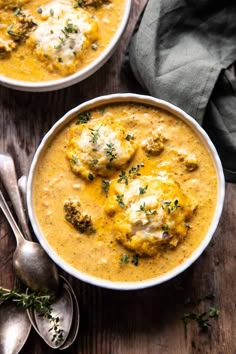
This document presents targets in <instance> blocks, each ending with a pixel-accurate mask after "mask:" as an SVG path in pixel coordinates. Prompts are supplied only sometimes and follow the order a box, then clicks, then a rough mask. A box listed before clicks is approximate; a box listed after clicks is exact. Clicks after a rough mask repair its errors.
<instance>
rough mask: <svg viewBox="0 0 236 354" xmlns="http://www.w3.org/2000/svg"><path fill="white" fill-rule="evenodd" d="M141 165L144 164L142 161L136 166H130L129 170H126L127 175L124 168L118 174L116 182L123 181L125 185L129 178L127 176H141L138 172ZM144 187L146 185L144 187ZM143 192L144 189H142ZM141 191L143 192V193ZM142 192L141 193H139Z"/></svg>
mask: <svg viewBox="0 0 236 354" xmlns="http://www.w3.org/2000/svg"><path fill="white" fill-rule="evenodd" d="M141 167H144V164H143V163H140V164H138V165H137V166H132V167H131V168H130V169H129V170H128V175H127V174H126V172H125V171H124V170H122V171H121V173H120V174H119V178H118V183H121V182H123V181H124V182H125V184H126V185H128V184H129V179H128V177H132V176H133V177H135V176H141V173H140V172H139V171H140V168H141ZM145 188H146V187H145ZM143 191H144V193H145V191H146V190H143ZM144 193H143V194H144ZM140 194H142V193H140Z"/></svg>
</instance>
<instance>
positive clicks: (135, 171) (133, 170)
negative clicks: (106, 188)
mask: <svg viewBox="0 0 236 354" xmlns="http://www.w3.org/2000/svg"><path fill="white" fill-rule="evenodd" d="M141 167H144V164H143V163H140V164H138V165H137V166H132V167H131V168H130V169H129V176H131V175H133V176H141V173H140V172H139V171H140V168H141Z"/></svg>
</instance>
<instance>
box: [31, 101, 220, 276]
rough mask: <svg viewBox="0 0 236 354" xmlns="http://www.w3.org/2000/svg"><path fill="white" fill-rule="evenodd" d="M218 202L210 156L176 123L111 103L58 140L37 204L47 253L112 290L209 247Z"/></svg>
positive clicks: (75, 122) (40, 174) (42, 165)
mask: <svg viewBox="0 0 236 354" xmlns="http://www.w3.org/2000/svg"><path fill="white" fill-rule="evenodd" d="M216 198H217V178H216V172H215V168H214V166H213V163H212V161H211V158H210V155H209V153H208V151H207V149H206V148H205V147H204V146H203V144H202V142H201V141H200V139H199V138H198V137H197V135H196V134H195V133H194V132H193V131H192V130H191V128H190V127H189V126H188V125H186V124H185V123H184V122H182V121H181V120H180V119H179V118H177V117H175V116H173V115H172V114H169V113H168V112H165V111H163V110H159V109H157V108H154V107H151V106H146V105H140V104H136V103H131V104H123V103H122V104H111V105H107V106H104V107H98V108H97V109H93V110H92V111H89V112H82V113H80V114H78V115H77V116H76V117H73V118H72V120H71V121H70V122H69V123H68V125H66V126H65V127H64V128H63V129H62V130H61V131H60V132H59V133H58V134H57V135H56V136H55V137H54V138H53V140H52V142H51V144H50V145H49V146H48V148H47V149H46V151H45V152H44V154H43V156H42V157H41V159H40V161H39V163H38V167H37V171H36V175H35V178H34V189H33V203H34V209H35V213H36V217H37V221H38V224H39V228H40V230H41V232H42V233H43V235H44V237H45V238H46V240H47V242H48V243H49V245H50V247H51V248H52V249H53V250H54V251H55V252H56V253H57V254H58V255H59V256H60V257H61V258H62V259H63V260H64V261H66V262H68V263H69V264H70V265H71V266H73V267H74V268H76V269H78V270H79V271H81V272H84V273H87V274H89V275H93V276H96V277H99V278H103V279H108V280H112V281H140V280H144V279H150V278H153V277H157V276H160V275H162V274H164V273H166V272H168V271H170V270H172V269H173V268H175V267H177V266H178V265H180V264H181V263H183V262H184V261H185V260H186V259H187V258H188V257H189V256H190V255H191V254H192V253H193V251H194V250H195V249H196V248H197V247H198V246H199V244H200V243H201V242H202V240H203V238H204V236H205V234H206V232H207V230H208V228H209V225H210V223H211V220H212V217H213V214H214V211H215V206H216Z"/></svg>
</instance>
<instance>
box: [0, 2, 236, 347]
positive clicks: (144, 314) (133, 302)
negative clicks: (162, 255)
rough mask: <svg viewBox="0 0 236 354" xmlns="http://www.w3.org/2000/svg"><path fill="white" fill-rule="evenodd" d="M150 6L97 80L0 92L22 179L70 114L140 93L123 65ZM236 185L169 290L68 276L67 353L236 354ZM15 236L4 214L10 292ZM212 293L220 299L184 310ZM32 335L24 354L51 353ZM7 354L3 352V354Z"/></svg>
mask: <svg viewBox="0 0 236 354" xmlns="http://www.w3.org/2000/svg"><path fill="white" fill-rule="evenodd" d="M144 4H145V0H136V1H133V7H132V13H131V18H130V22H129V25H128V27H127V30H126V32H125V35H124V37H123V39H122V41H121V43H120V44H119V46H118V48H117V50H116V52H115V53H114V55H113V56H112V58H111V59H110V60H109V61H108V62H107V63H106V64H105V65H104V66H103V67H102V68H101V69H100V70H99V71H98V72H97V73H95V74H94V75H93V76H92V77H90V78H88V79H87V80H85V81H83V82H82V83H79V84H77V85H74V86H73V87H70V88H66V89H63V90H59V91H55V92H51V93H24V92H17V91H14V90H10V89H8V88H5V87H0V150H1V151H7V152H10V153H11V154H12V155H13V157H14V159H15V162H16V165H17V173H18V176H21V175H22V174H25V173H27V171H28V169H29V166H30V163H31V160H32V157H33V155H34V152H35V150H36V148H37V146H38V144H39V142H40V141H41V139H42V137H43V136H44V134H45V133H46V132H47V131H48V129H49V128H50V127H51V126H52V125H53V124H54V122H56V121H57V119H58V118H60V117H61V116H62V115H63V114H64V113H65V112H66V111H68V110H69V109H71V108H73V107H74V106H76V105H78V104H79V103H81V102H83V101H85V100H87V99H90V98H93V97H96V96H98V95H101V94H102V95H103V94H109V93H114V92H136V93H142V92H143V91H142V89H141V88H140V87H139V85H138V84H137V82H136V81H135V79H134V78H133V76H132V74H131V72H130V70H129V68H128V67H127V65H125V64H124V58H125V54H126V50H127V45H128V42H129V38H130V36H131V33H132V31H133V28H134V25H135V23H136V21H137V18H138V16H139V14H140V13H141V11H142V8H143V6H144ZM235 220H236V185H233V184H227V188H226V199H225V205H224V211H223V215H222V218H221V221H220V224H219V227H218V229H217V231H216V233H215V236H214V238H213V241H212V242H211V244H210V245H209V247H208V248H207V250H206V251H205V252H204V253H203V254H202V256H201V257H200V258H199V260H198V261H197V262H195V263H194V264H193V265H192V266H191V267H190V268H189V269H188V270H187V271H185V272H184V273H182V274H181V275H180V276H178V277H176V278H175V279H173V280H171V281H169V282H168V283H165V284H163V285H160V286H157V287H153V288H150V289H145V290H140V291H130V292H125V291H112V290H107V289H102V288H98V287H94V286H91V285H88V284H86V283H83V282H80V281H78V280H76V279H74V278H72V277H71V276H69V275H66V277H67V278H68V279H69V280H70V281H71V284H72V285H73V287H74V289H75V291H76V294H77V297H78V300H79V305H80V311H81V326H80V331H79V334H78V338H77V340H76V342H75V343H74V344H73V346H72V347H70V348H69V349H67V350H64V353H65V354H159V353H160V354H163V353H165V354H190V353H191V354H192V353H193V354H195V353H203V354H208V353H209V354H210V353H211V354H234V353H236V342H235V339H234V338H235V328H236V317H235V310H236V309H235V307H236V305H235V294H236V276H235V269H236V242H235V237H236V223H235ZM14 248H15V241H14V238H13V235H12V233H11V231H10V229H9V227H8V224H7V223H6V221H5V219H4V217H3V215H2V213H0V284H1V285H2V286H6V287H12V286H13V281H14V273H13V271H12V253H13V251H14ZM211 292H214V294H215V300H214V301H210V300H205V301H202V302H201V303H199V304H197V305H192V306H186V305H185V300H186V299H187V298H193V299H195V300H196V299H198V298H200V297H203V296H205V295H207V294H209V293H211ZM211 305H216V306H217V307H219V309H220V316H219V318H218V319H212V320H211V329H210V331H209V333H204V334H203V333H200V332H199V329H198V327H197V324H196V323H195V322H191V323H189V325H188V326H187V332H185V330H184V326H183V323H182V321H181V317H182V315H183V313H184V312H188V311H194V312H200V311H204V310H207V309H208V308H209V307H210V306H211ZM56 352H58V353H59V352H61V351H59V350H58V351H55V350H53V349H50V348H49V347H48V346H47V345H46V344H45V343H44V342H43V341H42V340H41V339H40V338H39V337H38V336H37V335H36V333H35V332H34V331H33V330H32V331H31V334H30V337H29V339H28V341H27V343H26V345H25V346H24V348H23V350H22V351H21V354H52V353H56ZM0 354H1V353H0Z"/></svg>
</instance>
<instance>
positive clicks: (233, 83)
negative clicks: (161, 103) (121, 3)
mask: <svg viewBox="0 0 236 354" xmlns="http://www.w3.org/2000/svg"><path fill="white" fill-rule="evenodd" d="M235 60H236V1H235V0H231V1H222V2H219V3H218V2H216V1H214V0H199V1H196V0H149V1H148V3H147V5H146V8H145V10H144V12H143V14H142V16H141V18H140V20H139V22H138V24H137V26H136V30H135V32H134V34H133V36H132V38H131V42H130V45H129V63H130V66H131V69H132V71H133V73H134V75H135V77H136V78H137V80H138V81H139V82H140V84H141V85H142V86H143V88H144V89H145V90H147V92H148V93H149V94H150V95H153V96H156V97H158V98H161V99H165V100H167V101H169V102H171V103H173V104H175V105H177V106H179V107H180V108H182V109H183V110H184V111H186V112H187V113H188V114H190V115H191V116H192V117H193V118H195V119H196V120H197V121H198V122H199V123H200V124H201V125H203V127H204V129H205V130H206V131H207V132H208V134H209V136H210V137H211V139H212V141H213V143H214V144H215V146H216V148H217V150H218V152H219V155H220V157H221V160H222V164H223V167H224V171H225V177H226V179H227V180H228V181H231V182H236V78H235V75H234V73H233V72H232V71H230V70H229V69H228V68H229V67H230V66H231V65H232V64H233V62H234V61H235Z"/></svg>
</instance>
